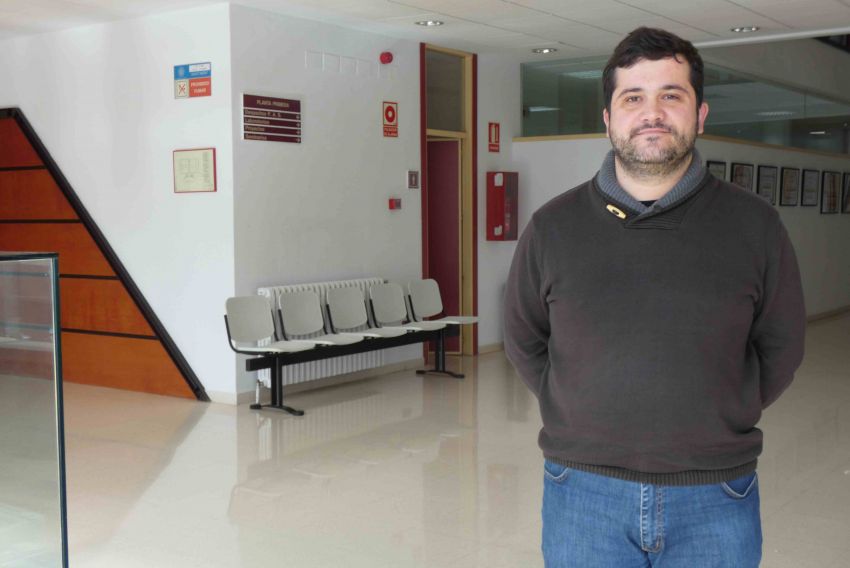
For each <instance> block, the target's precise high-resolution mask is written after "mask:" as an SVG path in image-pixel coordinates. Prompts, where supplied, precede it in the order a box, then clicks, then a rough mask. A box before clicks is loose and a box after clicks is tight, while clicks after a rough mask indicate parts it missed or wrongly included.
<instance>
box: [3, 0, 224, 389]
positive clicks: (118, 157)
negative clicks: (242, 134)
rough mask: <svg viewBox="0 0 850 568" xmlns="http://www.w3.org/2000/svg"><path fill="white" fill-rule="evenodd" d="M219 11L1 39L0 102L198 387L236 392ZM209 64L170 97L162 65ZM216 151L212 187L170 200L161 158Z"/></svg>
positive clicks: (166, 165)
mask: <svg viewBox="0 0 850 568" xmlns="http://www.w3.org/2000/svg"><path fill="white" fill-rule="evenodd" d="M227 37H228V9H227V6H226V5H219V6H213V7H210V8H203V9H197V10H191V11H187V12H173V13H169V14H165V15H162V16H157V17H150V18H145V19H138V20H130V21H124V22H117V23H111V24H104V25H96V26H90V27H85V28H77V29H73V30H70V31H64V32H58V33H51V34H41V35H35V36H27V37H22V38H19V39H14V40H7V41H4V42H2V43H0V77H2V78H3V79H2V81H0V107H13V106H17V107H20V108H21V109H22V110H23V112H24V114H25V115H26V117H27V119H28V120H29V121H30V123H31V124H32V125H33V127H34V128H35V130H36V132H37V133H38V135H39V136H40V137H41V139H42V141H43V142H44V144H45V146H46V147H47V149H48V151H49V152H50V153H51V155H52V156H53V158H54V159H55V160H56V162H57V163H58V165H59V167H60V168H61V169H62V172H63V173H64V174H65V176H66V177H67V178H68V180H69V181H70V183H71V185H72V186H73V188H74V189H75V191H76V192H77V194H78V195H79V197H80V199H81V200H82V202H83V204H84V205H85V207H86V208H87V209H88V211H89V212H90V213H91V215H92V217H93V218H94V220H95V222H97V224H98V226H99V227H100V228H101V230H102V231H103V233H104V234H105V236H106V238H107V239H108V241H109V243H110V244H111V245H112V247H113V248H114V249H115V252H116V253H117V254H118V257H119V258H120V259H121V261H122V262H123V264H124V265H125V266H126V268H127V270H128V271H129V273H130V275H131V276H132V278H133V279H134V280H135V281H136V283H137V284H138V286H139V288H140V289H141V291H142V293H143V294H144V295H145V297H146V298H147V300H148V302H149V303H150V304H151V306H152V307H153V309H154V311H155V312H156V313H157V315H158V316H159V318H160V319H161V320H162V323H163V324H164V325H165V328H166V329H167V330H168V332H169V334H170V335H171V336H172V338H173V339H174V341H175V342H176V344H177V346H178V347H179V348H180V350H181V351H182V352H183V355H184V356H185V357H186V359H187V360H188V362H189V364H190V365H191V367H192V368H193V369H194V371H195V373H196V374H197V375H198V377H199V378H200V379H201V382H202V383H203V384H204V386H205V387H206V389H207V391H208V392H209V393H210V394H211V395H212V396H215V393H216V392H219V391H221V392H231V393H232V392H233V391H234V385H233V383H234V380H233V373H232V372H231V369H232V368H233V361H234V357H233V356H232V354H231V353H230V352H229V350H227V348H226V343H225V339H224V337H223V335H222V333H223V325H222V321H221V313H222V310H223V302H224V298H226V297H227V296H229V295H232V294H233V288H234V275H233V215H232V207H233V205H232V203H233V183H232V170H231V162H232V157H231V156H232V149H231V146H232V136H231V130H230V124H231V122H230V112H231V111H230V105H231V101H230V89H229V85H230V53H229V49H228V42H227ZM200 61H210V62H212V96H210V97H204V98H196V99H191V100H175V99H174V94H173V93H174V90H173V89H174V87H173V84H174V83H173V66H174V65H179V64H185V63H194V62H200ZM208 146H213V147H215V148H216V150H217V166H218V192H217V193H207V194H194V195H175V194H174V193H173V182H172V150H174V149H178V148H197V147H208Z"/></svg>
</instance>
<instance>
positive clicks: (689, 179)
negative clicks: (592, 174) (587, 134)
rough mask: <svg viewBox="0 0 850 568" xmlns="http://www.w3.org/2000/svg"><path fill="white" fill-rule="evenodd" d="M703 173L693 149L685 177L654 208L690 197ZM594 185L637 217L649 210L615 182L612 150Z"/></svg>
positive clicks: (698, 158)
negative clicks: (633, 212) (636, 214)
mask: <svg viewBox="0 0 850 568" xmlns="http://www.w3.org/2000/svg"><path fill="white" fill-rule="evenodd" d="M705 172H706V169H705V166H704V165H703V163H702V156H700V155H699V152H698V151H697V149H696V148H694V150H693V158H692V159H691V165H690V166H689V167H688V169H687V171H685V175H683V176H682V179H680V180H679V182H678V183H677V184H676V185H674V186H673V188H672V189H671V190H670V191H668V192H667V193H665V194H664V195H663V196H662V197H661V199H659V200H658V201H656V202H655V205H654V207H667V206H668V205H672V204H673V203H677V202H679V201H681V200H682V199H684V198H685V197H687V196H688V195H690V194H691V193H692V192H693V191H694V190H696V189H697V187H699V184H700V182H701V181H702V179H703V177H705ZM596 183H597V185H598V186H599V189H600V190H601V191H602V193H604V194H605V195H606V196H608V197H610V198H611V199H613V200H614V201H617V202H619V203H621V204H623V205H625V206H627V207H628V208H629V209H631V210H632V211H635V212H636V213H638V214H639V215H640V214H643V213H646V212H647V211H649V210H650V208H649V207H647V206H646V205H644V204H643V203H641V202H640V201H638V200H637V199H635V198H634V197H632V196H631V194H630V193H629V192H627V191H626V190H625V189H623V187H622V186H621V185H620V182H619V181H617V173H616V170H615V168H614V150H610V151H609V152H608V155H607V156H605V160H604V161H603V162H602V167H601V168H599V173H598V174H597V175H596Z"/></svg>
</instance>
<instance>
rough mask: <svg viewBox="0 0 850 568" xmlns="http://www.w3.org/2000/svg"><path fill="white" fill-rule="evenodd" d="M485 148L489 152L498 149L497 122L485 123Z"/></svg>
mask: <svg viewBox="0 0 850 568" xmlns="http://www.w3.org/2000/svg"><path fill="white" fill-rule="evenodd" d="M487 142H488V144H487V148H488V149H489V150H490V151H491V152H498V151H499V123H498V122H491V123H489V124H488V125H487Z"/></svg>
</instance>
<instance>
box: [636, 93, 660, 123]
mask: <svg viewBox="0 0 850 568" xmlns="http://www.w3.org/2000/svg"><path fill="white" fill-rule="evenodd" d="M664 116H665V115H664V109H663V108H662V106H661V104H660V103H659V102H658V101H656V100H654V99H650V100H648V101H646V104H645V105H644V107H643V109H642V112H641V119H643V121H644V122H649V123H650V124H653V123H655V122H657V121H663V120H664Z"/></svg>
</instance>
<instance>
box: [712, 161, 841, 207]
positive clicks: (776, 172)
mask: <svg viewBox="0 0 850 568" xmlns="http://www.w3.org/2000/svg"><path fill="white" fill-rule="evenodd" d="M706 166H707V167H708V170H709V171H710V172H711V173H712V174H714V176H715V177H717V178H719V179H722V180H726V181H731V182H732V183H734V184H736V185H739V186H741V187H743V188H744V189H747V190H749V191H755V192H756V193H757V194H758V195H760V196H762V197H764V198H765V199H766V200H767V201H769V202H770V204H771V205H776V195H777V190H778V191H779V205H784V206H796V205H802V206H809V207H817V206H818V204H820V212H821V213H850V173H844V175H843V177H842V174H841V172H830V171H823V172H821V171H818V170H805V169H804V170H800V169H799V168H781V172H780V168H777V167H776V166H758V176H755V175H753V174H754V173H755V166H753V164H739V163H735V162H733V163H732V164H731V170H730V176H729V178H727V177H726V162H719V161H714V160H709V161H708V162H707V163H706ZM780 174H781V175H780Z"/></svg>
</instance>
